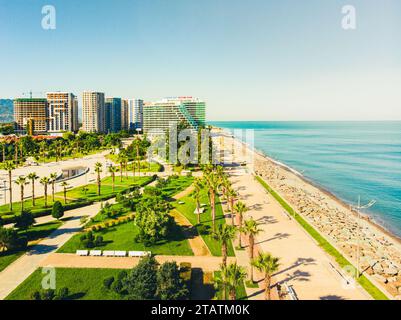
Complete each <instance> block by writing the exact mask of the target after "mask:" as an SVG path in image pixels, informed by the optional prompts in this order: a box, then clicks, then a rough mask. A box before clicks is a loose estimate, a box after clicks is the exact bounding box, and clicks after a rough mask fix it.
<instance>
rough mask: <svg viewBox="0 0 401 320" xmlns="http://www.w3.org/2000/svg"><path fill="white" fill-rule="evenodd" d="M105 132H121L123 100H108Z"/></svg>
mask: <svg viewBox="0 0 401 320" xmlns="http://www.w3.org/2000/svg"><path fill="white" fill-rule="evenodd" d="M105 119H106V126H105V132H119V131H121V98H106V103H105Z"/></svg>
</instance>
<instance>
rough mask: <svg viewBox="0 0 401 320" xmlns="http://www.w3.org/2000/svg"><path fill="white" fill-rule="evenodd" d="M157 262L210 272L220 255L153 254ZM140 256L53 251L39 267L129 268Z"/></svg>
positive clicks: (231, 258) (219, 259) (214, 269)
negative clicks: (183, 263) (83, 254)
mask: <svg viewBox="0 0 401 320" xmlns="http://www.w3.org/2000/svg"><path fill="white" fill-rule="evenodd" d="M155 258H156V260H157V261H158V262H159V263H164V262H167V261H175V262H177V264H180V263H181V262H189V263H191V265H192V268H201V269H203V271H206V272H212V271H216V270H218V269H219V267H220V264H221V261H222V260H221V259H222V258H221V257H195V256H159V255H158V256H155ZM139 259H140V258H129V257H125V258H119V257H89V256H88V257H81V256H77V255H76V254H73V253H53V254H51V255H49V256H47V257H46V259H44V260H42V261H41V262H40V264H39V266H41V267H55V268H112V269H131V268H133V267H135V266H136V265H137V264H138V262H139ZM228 262H229V263H231V262H235V258H234V257H229V258H228Z"/></svg>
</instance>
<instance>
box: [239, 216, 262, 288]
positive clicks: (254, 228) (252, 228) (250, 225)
mask: <svg viewBox="0 0 401 320" xmlns="http://www.w3.org/2000/svg"><path fill="white" fill-rule="evenodd" d="M258 226H259V224H258V223H257V222H256V221H255V220H253V219H252V218H251V219H249V220H245V222H244V227H243V228H242V231H243V232H244V233H245V234H247V235H248V241H249V258H250V260H251V261H252V260H253V256H254V250H255V237H256V236H257V235H258V234H259V233H260V232H261V231H262V230H261V229H259V228H258ZM250 269H251V272H250V273H251V274H250V279H251V282H254V281H253V265H252V263H251V265H250Z"/></svg>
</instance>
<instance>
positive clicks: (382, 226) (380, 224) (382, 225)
mask: <svg viewBox="0 0 401 320" xmlns="http://www.w3.org/2000/svg"><path fill="white" fill-rule="evenodd" d="M235 122H237V121H235ZM393 122H398V121H393ZM228 123H229V122H228ZM239 123H241V122H239ZM254 123H258V122H257V121H255V122H254ZM211 125H212V126H214V127H216V128H219V129H221V130H223V131H224V132H226V133H229V134H230V135H232V130H233V129H232V128H225V127H221V126H217V125H215V124H213V123H211ZM235 139H236V140H237V141H240V142H241V143H242V144H243V145H245V146H246V147H247V148H249V149H251V150H252V151H254V152H255V154H257V155H259V156H261V157H263V158H265V159H267V160H268V161H270V162H272V163H274V164H276V165H278V166H280V167H281V168H283V169H284V170H286V171H288V172H291V173H292V174H294V175H296V176H298V177H299V178H300V179H301V180H302V181H304V182H305V183H307V184H310V185H312V186H314V187H315V188H318V189H319V190H320V191H321V192H323V193H324V194H326V195H327V196H328V197H330V198H332V199H333V200H334V201H337V202H338V203H340V204H341V205H342V206H343V207H345V208H348V209H349V208H350V206H351V204H350V203H349V202H348V201H347V200H346V199H343V198H342V197H341V196H339V195H337V194H336V193H335V192H333V191H331V190H330V189H329V188H327V187H326V186H324V185H322V184H321V183H319V181H317V180H316V179H313V178H310V177H306V176H305V175H304V174H303V173H302V172H299V171H298V170H296V169H294V168H292V167H291V166H290V165H288V164H286V163H285V162H283V161H280V160H277V159H274V158H273V157H271V156H270V155H269V154H267V153H266V152H264V151H263V150H260V149H258V148H257V147H256V146H250V145H249V144H247V143H245V142H244V141H242V140H241V139H239V138H238V137H235ZM352 212H353V213H354V215H355V216H356V215H357V213H356V212H355V211H354V210H352ZM360 216H361V218H363V219H364V220H365V221H367V222H369V223H371V224H373V225H374V226H375V227H376V228H378V229H379V230H380V231H382V232H383V233H385V234H386V235H388V236H389V237H391V238H392V239H394V240H395V241H396V242H398V243H400V244H401V236H400V234H397V233H396V232H394V231H393V230H391V229H390V228H388V227H387V226H386V224H387V223H386V222H385V221H383V220H382V219H376V218H375V217H376V216H379V213H378V212H377V211H375V210H374V209H373V210H370V211H369V213H360Z"/></svg>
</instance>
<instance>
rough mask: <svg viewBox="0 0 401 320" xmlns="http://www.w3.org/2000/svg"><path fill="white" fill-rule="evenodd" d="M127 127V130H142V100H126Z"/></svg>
mask: <svg viewBox="0 0 401 320" xmlns="http://www.w3.org/2000/svg"><path fill="white" fill-rule="evenodd" d="M128 127H129V130H138V131H140V130H143V100H141V99H130V100H128Z"/></svg>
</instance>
